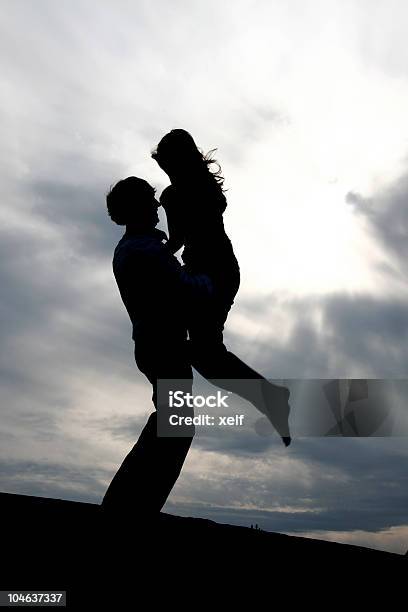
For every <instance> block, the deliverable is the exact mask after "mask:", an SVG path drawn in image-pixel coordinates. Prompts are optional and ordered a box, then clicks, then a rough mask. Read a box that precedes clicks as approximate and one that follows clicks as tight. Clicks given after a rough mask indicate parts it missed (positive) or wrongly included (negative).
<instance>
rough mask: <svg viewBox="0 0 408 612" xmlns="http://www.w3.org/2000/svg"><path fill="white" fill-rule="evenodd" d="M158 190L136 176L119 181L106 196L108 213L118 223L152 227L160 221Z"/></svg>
mask: <svg viewBox="0 0 408 612" xmlns="http://www.w3.org/2000/svg"><path fill="white" fill-rule="evenodd" d="M155 193H156V190H155V189H154V187H152V186H151V185H149V183H148V182H147V181H145V180H143V179H141V178H137V177H136V176H129V177H128V178H125V179H123V180H122V181H119V182H118V183H116V185H114V186H113V187H112V188H111V190H110V191H109V193H108V195H107V196H106V205H107V207H108V214H109V216H110V218H111V219H112V221H113V222H114V223H117V224H118V225H132V226H137V227H140V228H141V229H151V228H153V227H156V225H157V224H158V222H159V216H158V214H157V208H158V207H159V206H160V204H159V202H158V201H157V200H156V198H155Z"/></svg>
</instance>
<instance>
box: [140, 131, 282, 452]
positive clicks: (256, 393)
mask: <svg viewBox="0 0 408 612" xmlns="http://www.w3.org/2000/svg"><path fill="white" fill-rule="evenodd" d="M211 153H212V152H210V153H209V154H207V155H206V156H205V155H203V154H202V153H201V152H200V150H199V149H198V148H197V146H196V144H195V142H194V140H193V138H192V136H191V135H190V134H189V133H188V132H186V131H185V130H181V129H176V130H171V131H170V132H169V133H168V134H166V135H165V136H164V137H163V138H162V139H161V141H160V142H159V144H158V146H157V148H156V150H155V151H154V152H153V153H152V157H153V159H155V160H156V162H157V163H158V164H159V166H160V168H162V170H164V172H165V173H166V174H167V175H168V177H169V179H170V181H171V185H170V186H169V187H167V188H166V189H165V190H164V191H163V193H162V195H161V198H160V203H161V204H162V206H163V208H164V209H165V211H166V215H167V221H168V229H169V241H168V243H167V248H169V249H170V250H171V252H172V253H175V252H176V251H178V250H179V249H180V248H181V247H182V246H183V245H184V250H183V254H182V259H183V261H184V263H185V265H186V269H187V270H188V271H189V272H190V273H191V274H202V273H205V274H208V276H209V277H210V278H211V280H212V282H213V285H214V295H213V298H212V299H211V300H210V302H209V303H208V302H206V303H204V302H202V301H201V302H200V301H195V302H194V307H193V308H191V309H190V310H189V315H188V320H187V326H188V333H189V339H190V341H189V345H190V350H191V364H192V365H193V367H194V368H196V370H197V371H198V372H199V373H200V374H201V375H202V376H203V377H204V378H206V379H209V380H211V379H212V380H217V384H219V386H223V388H225V389H227V390H228V391H232V392H234V393H237V394H238V395H240V396H241V397H243V398H245V399H246V400H248V401H250V402H251V403H252V404H253V405H254V406H256V407H257V408H258V409H259V410H260V411H261V412H263V413H264V414H266V415H267V416H268V418H269V420H270V421H271V423H272V424H273V426H274V427H275V428H276V429H277V431H278V432H279V434H280V435H281V437H282V440H283V442H284V444H285V445H286V446H288V445H289V444H290V441H291V439H290V433H289V424H288V417H289V403H288V400H289V390H288V389H286V388H285V387H281V386H278V385H274V384H271V383H270V382H269V381H268V380H266V379H265V378H264V377H263V376H262V375H261V374H259V373H258V372H255V371H254V370H253V369H252V368H250V367H249V366H248V365H247V364H245V363H244V362H243V361H241V360H240V359H239V358H238V357H236V355H234V354H233V353H231V352H230V351H228V350H227V348H226V347H225V345H224V341H223V330H224V324H225V321H226V319H227V317H228V313H229V311H230V309H231V306H232V304H233V303H234V298H235V296H236V294H237V291H238V289H239V284H240V270H239V266H238V262H237V259H236V257H235V255H234V251H233V248H232V245H231V241H230V239H229V238H228V236H227V234H226V232H225V229H224V223H223V213H224V211H225V209H226V206H227V202H226V198H225V195H224V192H223V188H222V186H223V181H224V179H223V177H222V175H221V168H220V167H219V169H218V172H216V173H213V172H211V171H210V165H211V164H213V163H216V162H215V160H213V159H212V158H211ZM247 380H253V381H258V383H257V384H248V383H246V382H245V381H247ZM221 381H222V382H221Z"/></svg>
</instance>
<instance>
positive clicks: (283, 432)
mask: <svg viewBox="0 0 408 612" xmlns="http://www.w3.org/2000/svg"><path fill="white" fill-rule="evenodd" d="M262 391H263V396H264V399H265V415H266V416H267V417H268V419H269V420H270V422H271V423H272V425H273V426H274V428H275V429H276V431H277V432H278V434H279V435H280V437H281V438H282V442H283V444H284V445H285V446H289V444H290V443H291V441H292V438H291V437H290V431H289V412H290V406H289V395H290V391H289V389H287V388H286V387H281V386H279V385H274V384H273V383H270V382H269V381H266V382H265V384H264V386H263V389H262Z"/></svg>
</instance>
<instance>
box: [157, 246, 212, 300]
mask: <svg viewBox="0 0 408 612" xmlns="http://www.w3.org/2000/svg"><path fill="white" fill-rule="evenodd" d="M151 264H152V273H153V274H154V275H155V278H156V279H157V282H159V283H160V282H163V284H165V285H170V287H171V288H172V289H173V288H174V291H177V292H181V293H184V295H185V296H186V297H187V298H200V297H201V298H208V297H211V296H212V295H213V292H214V288H213V283H212V281H211V279H210V277H209V276H207V275H206V274H191V273H190V272H187V271H186V269H185V266H182V265H181V264H180V262H179V261H178V259H177V258H176V257H175V256H174V255H172V254H171V253H170V251H169V250H168V249H167V248H166V246H165V245H162V244H159V245H157V247H156V248H155V249H154V253H152V261H151Z"/></svg>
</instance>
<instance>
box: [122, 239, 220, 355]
mask: <svg viewBox="0 0 408 612" xmlns="http://www.w3.org/2000/svg"><path fill="white" fill-rule="evenodd" d="M162 237H163V234H162V232H160V231H158V230H152V231H151V232H149V233H144V234H141V233H139V234H137V233H133V234H132V233H129V232H126V233H125V234H124V236H123V237H122V238H121V240H120V241H119V243H118V245H117V246H116V249H115V253H114V257H113V272H114V275H115V278H116V282H117V284H118V288H119V292H120V295H121V297H122V300H123V302H124V304H125V307H126V310H127V311H128V314H129V317H130V319H131V321H132V325H133V333H132V338H133V340H135V341H137V342H144V341H147V342H149V343H153V342H155V341H156V340H160V342H162V341H163V340H166V341H169V342H172V341H180V340H183V339H185V338H186V334H187V331H186V324H185V321H186V312H187V310H188V307H189V300H190V299H192V298H198V299H201V300H202V299H205V298H206V297H207V296H208V295H209V294H210V292H211V285H210V282H209V280H208V278H207V277H206V276H204V275H197V276H191V275H189V274H187V272H185V271H183V269H182V267H181V265H180V263H179V262H178V260H177V259H176V258H175V257H174V256H173V255H171V253H170V252H169V250H168V249H167V248H166V246H165V245H164V244H162Z"/></svg>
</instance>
